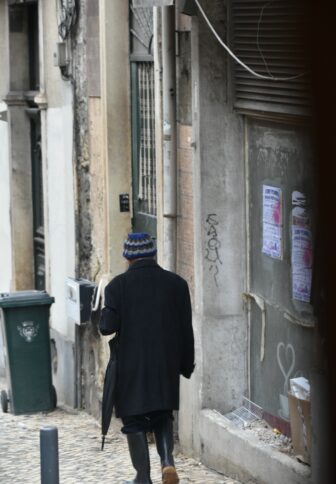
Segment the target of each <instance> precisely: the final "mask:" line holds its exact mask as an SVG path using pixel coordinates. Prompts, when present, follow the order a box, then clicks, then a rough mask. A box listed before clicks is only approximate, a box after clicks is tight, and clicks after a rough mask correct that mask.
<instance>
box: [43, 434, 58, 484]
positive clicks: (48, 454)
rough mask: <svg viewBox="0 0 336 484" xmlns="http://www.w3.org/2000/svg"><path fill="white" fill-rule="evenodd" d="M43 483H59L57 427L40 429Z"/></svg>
mask: <svg viewBox="0 0 336 484" xmlns="http://www.w3.org/2000/svg"><path fill="white" fill-rule="evenodd" d="M40 458H41V484H59V468H58V430H57V427H42V428H41V429H40Z"/></svg>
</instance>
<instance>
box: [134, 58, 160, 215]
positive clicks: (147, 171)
mask: <svg viewBox="0 0 336 484" xmlns="http://www.w3.org/2000/svg"><path fill="white" fill-rule="evenodd" d="M138 83H139V114H140V145H139V150H140V152H139V200H140V201H141V211H142V212H144V213H147V214H150V215H156V166H155V110H154V65H153V63H152V62H140V63H139V64H138Z"/></svg>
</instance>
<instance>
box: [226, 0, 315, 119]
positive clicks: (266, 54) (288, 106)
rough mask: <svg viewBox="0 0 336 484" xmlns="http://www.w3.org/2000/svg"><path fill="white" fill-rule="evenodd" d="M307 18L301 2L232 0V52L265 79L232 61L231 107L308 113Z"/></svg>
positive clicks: (286, 112)
mask: <svg viewBox="0 0 336 484" xmlns="http://www.w3.org/2000/svg"><path fill="white" fill-rule="evenodd" d="M308 18H309V16H308V12H307V7H306V4H305V2H304V1H303V0H270V1H265V0H232V21H233V48H234V52H235V54H236V55H237V57H238V58H239V59H240V60H241V61H243V62H244V63H245V64H246V65H247V66H248V67H250V68H251V69H252V70H253V71H255V72H257V73H258V74H261V75H262V76H265V77H267V78H268V79H264V78H258V77H256V76H254V75H252V74H251V73H250V72H248V71H247V70H246V69H245V68H244V67H242V66H241V65H239V64H238V63H235V65H234V86H235V107H236V108H238V109H241V110H253V111H255V110H257V111H265V112H268V113H270V112H271V113H279V114H290V115H301V116H302V115H309V114H310V105H311V92H310V87H311V86H310V72H309V59H308V55H307V54H308V52H307V44H306V33H307V26H308Z"/></svg>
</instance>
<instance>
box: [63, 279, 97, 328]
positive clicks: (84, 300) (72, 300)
mask: <svg viewBox="0 0 336 484" xmlns="http://www.w3.org/2000/svg"><path fill="white" fill-rule="evenodd" d="M95 288H96V284H95V283H94V282H91V281H88V280H86V279H73V278H72V277H68V278H67V281H66V306H67V316H68V320H69V321H72V322H73V323H74V324H78V325H80V324H84V323H86V322H88V321H89V320H90V316H91V303H92V296H93V292H94V290H95Z"/></svg>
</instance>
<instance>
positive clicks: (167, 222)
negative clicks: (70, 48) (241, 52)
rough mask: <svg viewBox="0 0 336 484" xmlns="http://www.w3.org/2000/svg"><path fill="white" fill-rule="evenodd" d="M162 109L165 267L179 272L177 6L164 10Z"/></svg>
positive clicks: (163, 8)
mask: <svg viewBox="0 0 336 484" xmlns="http://www.w3.org/2000/svg"><path fill="white" fill-rule="evenodd" d="M162 91H163V93H162V98H163V102H162V108H163V254H164V266H165V267H166V268H167V269H168V270H170V271H175V270H176V216H177V200H176V198H177V186H176V184H177V177H176V64H175V7H174V6H171V7H162Z"/></svg>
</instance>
